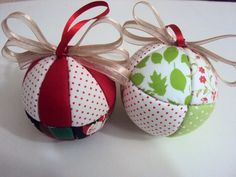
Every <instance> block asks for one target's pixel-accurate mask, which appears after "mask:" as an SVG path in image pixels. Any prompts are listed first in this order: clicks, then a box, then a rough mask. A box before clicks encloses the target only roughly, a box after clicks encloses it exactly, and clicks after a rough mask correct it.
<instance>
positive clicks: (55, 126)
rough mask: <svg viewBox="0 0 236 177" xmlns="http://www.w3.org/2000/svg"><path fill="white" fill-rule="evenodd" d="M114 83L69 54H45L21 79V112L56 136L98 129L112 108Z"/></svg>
mask: <svg viewBox="0 0 236 177" xmlns="http://www.w3.org/2000/svg"><path fill="white" fill-rule="evenodd" d="M115 97H116V88H115V83H114V82H113V81H112V80H110V79H109V78H108V77H107V76H105V75H103V74H101V73H99V72H97V71H95V70H92V69H89V68H86V67H84V66H82V65H81V64H80V63H78V62H77V61H76V60H74V59H73V58H71V57H62V58H57V57H56V56H52V57H47V58H45V59H41V60H38V61H35V62H34V63H32V64H31V66H30V67H29V69H28V71H27V73H26V75H25V78H24V81H23V102H24V105H25V111H26V113H27V115H28V117H29V118H30V119H31V121H32V122H33V123H34V124H35V126H36V127H37V128H38V129H39V130H40V131H42V132H44V133H46V134H47V135H49V136H51V137H54V138H57V139H75V138H84V137H86V136H88V135H91V134H93V133H95V132H96V131H98V130H99V129H100V128H102V126H103V125H104V123H105V122H106V120H107V118H108V116H109V115H110V113H111V112H112V110H113V107H114V103H115Z"/></svg>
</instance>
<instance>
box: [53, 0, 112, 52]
mask: <svg viewBox="0 0 236 177" xmlns="http://www.w3.org/2000/svg"><path fill="white" fill-rule="evenodd" d="M99 6H104V7H106V9H105V10H104V11H103V12H102V13H101V14H99V15H97V16H96V17H93V18H89V19H85V20H82V21H80V22H78V23H76V24H75V25H74V26H72V27H71V24H72V23H73V22H74V21H75V20H76V18H78V17H79V16H80V15H81V14H83V13H84V12H86V11H88V10H89V9H92V8H94V7H99ZM109 11H110V9H109V6H108V4H107V3H106V2H105V1H95V2H91V3H89V4H87V5H85V6H83V7H81V8H80V9H79V10H77V11H76V12H75V13H74V14H73V15H72V16H71V17H70V18H69V20H68V21H67V23H66V25H65V27H64V30H63V33H62V38H61V41H60V43H59V45H58V47H57V50H56V55H57V56H58V57H60V56H63V55H66V54H67V52H68V44H69V42H70V40H71V39H72V38H73V37H74V35H75V34H76V33H77V32H78V31H79V30H80V28H82V27H83V26H84V25H85V24H86V23H88V22H89V21H91V20H95V19H96V20H97V19H99V18H101V17H104V16H106V15H107V14H108V13H109Z"/></svg>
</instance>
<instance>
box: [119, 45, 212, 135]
mask: <svg viewBox="0 0 236 177" xmlns="http://www.w3.org/2000/svg"><path fill="white" fill-rule="evenodd" d="M130 61H131V63H130V65H129V70H130V71H131V73H132V74H131V76H130V83H129V84H128V85H127V86H126V87H123V92H122V93H123V102H124V106H125V109H126V111H127V114H128V115H129V117H130V118H131V120H132V121H133V122H134V123H135V124H136V125H137V126H139V127H140V128H141V129H142V130H144V131H146V132H147V133H149V134H152V135H159V136H178V135H182V134H186V133H189V132H191V131H193V130H195V129H196V128H198V127H199V126H200V125H201V124H202V123H203V122H204V121H206V120H207V119H208V118H209V116H210V114H211V113H212V111H213V109H214V105H215V101H216V97H217V86H216V85H217V78H216V76H215V74H214V73H213V71H212V69H211V67H210V66H209V64H208V63H207V62H206V60H204V59H203V57H202V56H201V55H199V54H197V53H195V52H193V51H191V50H190V49H188V48H182V47H177V46H168V45H164V44H151V45H147V46H145V47H143V48H142V49H140V50H139V51H137V52H136V53H135V54H134V55H133V57H132V58H131V60H130Z"/></svg>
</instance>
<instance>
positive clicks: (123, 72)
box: [2, 12, 130, 85]
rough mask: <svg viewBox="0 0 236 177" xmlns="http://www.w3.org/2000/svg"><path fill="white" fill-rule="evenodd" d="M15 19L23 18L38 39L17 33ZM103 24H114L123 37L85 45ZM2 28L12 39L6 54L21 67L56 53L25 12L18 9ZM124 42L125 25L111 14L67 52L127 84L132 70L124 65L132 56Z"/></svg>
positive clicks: (6, 46)
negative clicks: (12, 26)
mask: <svg viewBox="0 0 236 177" xmlns="http://www.w3.org/2000/svg"><path fill="white" fill-rule="evenodd" d="M11 18H14V19H17V20H21V21H22V22H23V23H24V24H26V25H27V26H28V28H29V29H30V30H31V31H32V32H33V33H34V35H35V36H36V38H37V40H32V39H29V38H26V37H24V36H21V35H19V34H17V33H15V32H13V31H12V30H11V29H10V28H9V26H8V23H7V22H8V20H9V19H11ZM100 23H106V24H110V25H111V26H113V27H114V28H115V29H116V30H117V31H118V32H119V38H118V39H117V40H116V41H114V42H111V43H107V44H95V45H81V43H82V41H83V39H84V38H85V36H86V35H87V33H88V32H89V31H90V30H91V29H92V28H93V27H94V26H96V25H98V24H100ZM2 29H3V32H4V33H5V35H6V36H7V37H8V41H7V42H6V43H5V45H4V47H3V49H2V55H3V56H4V57H6V58H9V59H14V60H16V61H17V62H18V63H19V66H20V69H25V68H28V66H29V65H30V64H31V63H33V62H34V61H36V60H38V59H43V58H45V57H48V56H51V55H56V49H57V47H56V46H55V45H53V44H50V43H49V42H48V41H47V39H46V38H45V37H44V35H43V34H42V32H41V31H40V29H39V27H38V26H37V24H36V23H35V22H34V21H33V20H32V18H31V17H30V16H28V15H27V14H24V13H22V12H14V13H12V14H10V15H9V16H8V17H6V19H5V20H3V22H2ZM122 42H123V37H122V27H121V26H120V25H119V24H118V23H117V22H115V21H114V20H112V19H110V18H107V17H102V18H99V19H98V20H95V21H94V22H93V23H92V24H91V25H90V26H89V27H88V28H87V30H86V31H85V33H84V34H83V36H82V37H81V38H80V40H79V41H78V43H77V44H76V45H74V46H69V47H68V52H67V53H66V55H67V56H71V57H73V58H74V59H75V60H77V61H78V62H79V63H81V64H83V65H84V66H87V67H89V68H92V69H95V70H98V71H99V72H101V73H103V74H105V75H107V76H108V77H110V78H111V79H113V80H115V81H117V82H119V83H120V84H123V85H124V84H126V83H127V81H128V79H129V74H130V72H129V71H128V70H127V69H126V68H125V67H124V66H122V63H124V62H125V61H126V60H127V59H128V58H129V54H128V52H127V51H126V50H123V49H119V47H120V45H121V44H122ZM10 47H17V48H20V49H23V50H25V52H21V53H19V52H16V51H13V50H12V49H11V48H10ZM109 54H112V56H114V55H116V56H117V55H119V56H120V57H119V60H115V59H114V58H108V57H105V56H104V55H106V56H107V55H109Z"/></svg>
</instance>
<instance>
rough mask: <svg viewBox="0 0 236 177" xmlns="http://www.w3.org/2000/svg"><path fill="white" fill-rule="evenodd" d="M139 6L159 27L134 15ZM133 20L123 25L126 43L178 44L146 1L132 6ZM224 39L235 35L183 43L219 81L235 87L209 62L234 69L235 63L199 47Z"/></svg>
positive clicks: (167, 27) (233, 83)
mask: <svg viewBox="0 0 236 177" xmlns="http://www.w3.org/2000/svg"><path fill="white" fill-rule="evenodd" d="M140 4H142V5H146V6H147V7H148V8H149V9H150V10H151V12H152V13H153V14H154V15H155V18H156V20H157V22H158V25H159V26H155V25H153V24H151V23H149V22H147V21H145V20H143V19H141V18H139V17H138V16H137V15H136V12H135V10H136V8H137V5H140ZM133 18H134V20H130V21H127V22H126V23H125V24H124V25H123V34H124V38H125V40H126V41H127V42H129V43H132V44H135V45H141V46H145V45H148V44H153V43H160V44H163V43H164V44H166V45H177V44H178V41H177V39H175V36H173V34H171V33H170V31H168V29H169V26H170V25H169V26H165V25H164V22H163V21H162V19H161V17H160V15H159V14H158V12H157V10H156V9H155V8H154V7H153V6H152V5H151V4H149V3H148V2H147V1H140V2H138V3H136V4H135V5H134V7H133ZM175 26H176V25H175ZM128 29H135V30H140V31H143V32H145V33H147V34H149V35H150V37H143V36H138V35H136V34H134V33H132V32H129V31H128ZM176 37H177V36H176ZM226 38H236V35H235V34H228V35H221V36H216V37H212V38H209V39H204V40H200V41H194V42H187V41H185V45H184V46H185V47H187V48H189V49H191V50H193V51H195V52H197V53H199V54H200V55H202V56H203V58H204V59H205V61H206V62H207V63H209V65H210V66H211V68H212V70H213V72H214V73H215V74H216V76H218V77H219V79H220V80H221V81H222V82H224V83H226V84H227V85H229V86H234V87H235V86H236V80H235V81H227V80H225V79H223V78H222V77H221V76H220V74H219V73H218V72H217V70H216V69H215V67H214V66H213V64H212V61H211V60H214V61H216V62H221V63H224V64H227V65H231V66H233V67H235V69H236V61H232V60H228V59H226V58H224V57H222V56H219V55H218V54H216V53H214V52H212V51H210V50H208V49H206V48H204V47H202V46H201V45H204V44H207V43H211V42H214V41H217V40H222V39H226ZM177 46H178V45H177ZM208 58H209V59H208Z"/></svg>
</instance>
